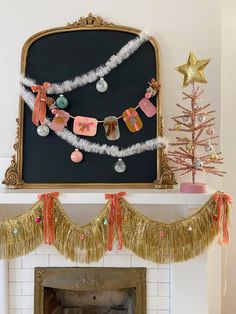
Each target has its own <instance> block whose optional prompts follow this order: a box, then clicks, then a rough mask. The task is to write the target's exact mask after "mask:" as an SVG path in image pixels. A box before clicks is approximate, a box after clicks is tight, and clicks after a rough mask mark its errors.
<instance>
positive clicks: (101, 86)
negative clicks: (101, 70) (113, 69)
mask: <svg viewBox="0 0 236 314" xmlns="http://www.w3.org/2000/svg"><path fill="white" fill-rule="evenodd" d="M96 89H97V91H99V92H100V93H104V92H106V91H107V89H108V84H107V82H106V81H105V80H104V78H103V77H101V78H100V80H99V81H97V83H96Z"/></svg>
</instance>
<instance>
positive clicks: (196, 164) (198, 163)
mask: <svg viewBox="0 0 236 314" xmlns="http://www.w3.org/2000/svg"><path fill="white" fill-rule="evenodd" d="M194 166H195V168H196V169H201V168H202V167H203V161H201V159H197V160H196V161H195V163H194Z"/></svg>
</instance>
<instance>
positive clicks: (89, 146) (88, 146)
mask: <svg viewBox="0 0 236 314" xmlns="http://www.w3.org/2000/svg"><path fill="white" fill-rule="evenodd" d="M20 94H21V97H22V99H23V100H24V102H25V103H26V104H27V105H28V107H29V108H30V109H31V110H33V108H34V102H35V96H34V94H32V93H31V92H29V91H27V90H26V89H25V88H24V87H21V89H20ZM45 124H47V125H48V126H49V127H50V120H49V119H47V118H46V119H45ZM55 134H56V135H57V136H59V137H60V138H61V139H63V140H65V141H66V142H68V143H69V144H70V145H72V146H74V147H75V148H78V149H81V150H83V151H85V152H88V153H96V154H101V155H109V156H112V157H118V158H122V157H128V156H132V155H136V154H141V153H143V152H145V151H152V150H155V149H157V148H160V147H165V146H166V145H167V140H166V139H165V138H163V137H156V138H153V139H151V140H147V141H145V142H143V143H137V144H134V145H132V146H129V147H128V148H125V149H120V148H119V147H118V146H115V145H111V146H109V145H106V144H103V145H101V144H97V143H92V142H90V141H88V140H85V139H81V138H80V137H78V136H76V135H75V134H74V133H72V132H71V131H69V130H68V129H66V128H64V129H63V130H62V131H59V132H55Z"/></svg>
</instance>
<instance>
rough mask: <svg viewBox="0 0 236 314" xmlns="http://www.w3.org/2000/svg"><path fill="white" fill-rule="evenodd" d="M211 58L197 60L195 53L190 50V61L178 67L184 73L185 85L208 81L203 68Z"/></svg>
mask: <svg viewBox="0 0 236 314" xmlns="http://www.w3.org/2000/svg"><path fill="white" fill-rule="evenodd" d="M210 61H211V59H205V60H197V59H196V57H195V55H194V53H193V52H190V54H189V57H188V62H187V63H186V64H183V65H180V66H178V67H177V68H176V70H177V71H178V72H180V73H181V74H183V75H184V80H183V87H184V86H188V85H189V84H190V83H194V82H198V83H207V80H206V78H205V75H204V72H203V70H204V69H205V67H206V66H207V65H208V63H209V62H210Z"/></svg>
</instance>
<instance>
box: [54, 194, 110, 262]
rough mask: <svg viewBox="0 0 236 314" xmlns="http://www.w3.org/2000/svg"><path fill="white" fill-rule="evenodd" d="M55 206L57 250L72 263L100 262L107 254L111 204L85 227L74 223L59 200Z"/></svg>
mask: <svg viewBox="0 0 236 314" xmlns="http://www.w3.org/2000/svg"><path fill="white" fill-rule="evenodd" d="M54 204H55V208H54V211H55V212H54V215H55V243H54V245H55V247H56V249H57V250H58V251H59V252H60V253H61V254H62V255H64V256H65V257H67V258H69V259H71V260H72V261H80V262H84V263H90V262H93V261H98V260H99V259H100V258H101V257H102V256H103V255H104V254H105V252H106V245H107V231H108V226H107V224H106V222H108V221H107V219H108V214H109V204H108V203H107V204H106V205H105V207H104V209H103V210H102V212H101V213H100V214H99V215H98V216H97V217H96V218H94V219H93V220H92V221H91V222H90V223H88V224H87V225H84V226H79V225H77V224H76V223H75V222H73V221H72V220H71V219H70V217H69V216H68V215H67V214H66V213H65V211H64V210H63V207H62V205H61V203H60V202H59V201H58V200H55V203H54ZM104 222H105V224H104Z"/></svg>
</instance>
